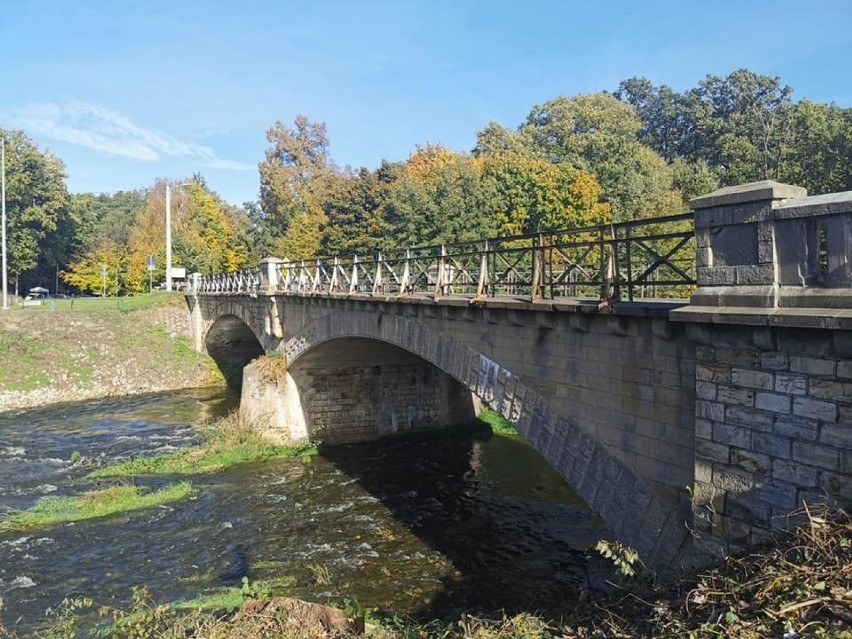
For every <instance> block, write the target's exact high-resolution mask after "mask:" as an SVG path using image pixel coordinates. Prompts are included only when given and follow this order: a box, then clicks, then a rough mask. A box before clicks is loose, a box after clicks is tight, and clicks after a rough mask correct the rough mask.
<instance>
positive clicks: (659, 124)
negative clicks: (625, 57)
mask: <svg viewBox="0 0 852 639" xmlns="http://www.w3.org/2000/svg"><path fill="white" fill-rule="evenodd" d="M614 95H615V97H616V98H618V99H619V100H622V101H623V102H627V103H628V104H630V105H631V106H632V107H633V108H634V109H635V110H636V114H637V116H638V117H639V120H640V121H641V123H642V126H641V128H640V129H639V132H638V139H639V141H640V142H641V143H642V144H644V145H646V146H648V147H650V148H651V149H653V150H654V151H656V152H657V153H659V154H660V156H661V157H662V158H663V159H664V160H665V161H666V162H673V161H674V160H675V158H677V157H681V156H692V155H693V153H692V151H694V149H692V148H691V146H690V145H691V144H692V141H693V137H694V135H695V132H696V129H697V126H698V123H697V119H696V113H695V99H694V96H692V94H680V93H677V92H675V91H673V90H672V89H671V88H669V87H667V86H665V85H662V86H659V87H655V86H654V85H653V84H652V83H651V81H650V80H648V79H646V78H630V79H628V80H624V81H623V82H621V84H619V85H618V90H617V91H616V92H615V93H614Z"/></svg>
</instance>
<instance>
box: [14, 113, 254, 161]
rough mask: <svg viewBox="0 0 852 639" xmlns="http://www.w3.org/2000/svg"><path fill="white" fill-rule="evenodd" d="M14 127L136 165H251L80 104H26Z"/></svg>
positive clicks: (15, 114)
mask: <svg viewBox="0 0 852 639" xmlns="http://www.w3.org/2000/svg"><path fill="white" fill-rule="evenodd" d="M8 117H9V119H10V120H11V121H12V123H13V125H14V126H17V127H20V128H22V129H24V130H26V131H30V132H33V133H37V134H39V135H43V136H45V137H47V138H50V139H53V140H59V141H62V142H67V143H69V144H75V145H77V146H82V147H86V148H88V149H92V150H93V151H98V152H100V153H104V154H106V155H113V156H118V157H123V158H129V159H132V160H138V161H140V162H155V161H157V160H159V159H160V158H161V157H163V156H171V157H183V158H194V159H196V160H199V161H200V162H201V163H202V164H204V165H205V166H207V167H210V168H214V169H225V170H229V171H253V170H255V168H256V167H255V166H254V165H249V164H243V163H241V162H236V161H233V160H227V159H225V158H221V157H219V156H218V155H217V154H216V152H215V151H214V150H213V149H211V148H210V147H209V146H204V145H199V144H192V143H189V142H183V141H181V140H178V139H176V138H174V137H172V136H170V135H167V134H165V133H162V132H160V131H157V130H155V129H152V128H148V127H145V126H142V125H140V124H138V123H136V122H134V121H133V120H131V119H130V118H128V117H126V116H124V115H122V114H121V113H118V112H117V111H113V110H112V109H108V108H106V107H102V106H99V105H97V104H91V103H89V102H84V101H82V100H66V101H64V102H59V103H51V102H46V103H39V104H30V105H27V106H24V107H21V108H17V109H13V110H11V111H10V112H9V113H8Z"/></svg>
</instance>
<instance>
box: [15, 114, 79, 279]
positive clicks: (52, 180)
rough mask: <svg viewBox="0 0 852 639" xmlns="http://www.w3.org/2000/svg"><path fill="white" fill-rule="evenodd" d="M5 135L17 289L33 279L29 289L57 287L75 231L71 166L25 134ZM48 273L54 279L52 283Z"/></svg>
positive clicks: (19, 132) (16, 132) (18, 132)
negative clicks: (68, 179)
mask: <svg viewBox="0 0 852 639" xmlns="http://www.w3.org/2000/svg"><path fill="white" fill-rule="evenodd" d="M0 135H2V136H3V137H4V139H5V140H6V211H7V249H8V252H9V255H8V259H7V264H8V269H9V273H11V274H12V275H13V276H14V278H15V281H16V289H17V284H18V280H19V278H20V277H21V276H22V275H23V274H27V273H28V274H29V283H37V282H41V283H45V284H52V282H53V276H54V274H55V269H56V265H57V264H58V263H59V262H64V261H65V260H66V259H67V256H68V250H69V246H68V242H67V233H68V229H69V227H70V226H72V224H71V220H70V219H69V217H68V212H69V209H68V203H69V196H68V189H67V188H66V186H65V177H66V175H65V166H64V165H63V163H62V161H61V160H60V159H59V158H57V157H56V156H54V155H53V154H51V153H50V152H49V151H44V150H41V149H39V148H38V147H37V146H36V145H35V144H34V143H33V142H32V141H31V140H30V139H29V138H28V137H27V136H26V135H25V134H24V133H23V132H22V131H3V130H0ZM40 267H41V269H40V270H41V271H42V272H43V273H42V275H41V279H39V273H38V270H39V268H40ZM44 272H46V273H49V279H45V277H44ZM24 284H25V285H26V284H28V282H27V281H26V280H25V281H24Z"/></svg>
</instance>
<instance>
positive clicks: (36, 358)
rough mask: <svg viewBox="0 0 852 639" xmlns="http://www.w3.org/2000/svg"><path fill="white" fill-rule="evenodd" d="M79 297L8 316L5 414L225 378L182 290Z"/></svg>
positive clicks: (1, 387)
mask: <svg viewBox="0 0 852 639" xmlns="http://www.w3.org/2000/svg"><path fill="white" fill-rule="evenodd" d="M75 301H76V304H75V305H74V306H72V305H71V303H70V300H59V301H57V303H55V304H53V305H46V306H42V307H34V308H33V307H27V308H15V309H12V310H10V311H6V312H4V313H0V371H2V375H0V412H2V411H5V410H13V409H21V408H35V407H40V406H44V405H47V404H54V403H58V402H71V401H79V400H84V399H93V398H100V397H114V396H123V395H137V394H142V393H153V392H162V391H170V390H178V389H182V388H197V387H202V386H211V385H219V384H222V383H223V381H222V376H221V374H220V373H219V371H218V369H217V368H216V366H215V364H214V363H213V361H212V360H211V359H210V358H209V357H207V356H206V355H202V354H200V353H196V352H195V350H194V349H193V346H192V342H191V340H190V337H189V313H188V311H187V310H186V302H185V300H184V298H183V296H182V295H180V294H177V293H175V294H168V293H156V294H153V295H142V296H139V297H136V298H122V299H121V300H75ZM86 302H88V303H86Z"/></svg>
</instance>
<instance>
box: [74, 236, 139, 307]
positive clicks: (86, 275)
mask: <svg viewBox="0 0 852 639" xmlns="http://www.w3.org/2000/svg"><path fill="white" fill-rule="evenodd" d="M104 268H106V276H104V270H103V269H104ZM126 270H127V247H126V246H122V245H120V244H117V243H115V242H113V241H110V240H106V241H104V242H103V243H101V244H99V245H97V246H96V247H94V248H92V249H90V250H88V251H87V252H86V253H85V254H83V255H81V256H80V257H79V258H77V259H75V260H73V261H71V262H70V263H69V264H68V268H67V269H65V270H63V271H61V272H60V275H61V277H62V281H64V282H65V283H66V284H69V285H70V286H74V287H76V288H78V289H79V290H81V291H83V292H86V293H95V294H98V295H100V294H104V293H105V294H106V295H117V294H118V292H119V290H123V289H124V287H125V280H126V278H125V276H124V273H125V272H126Z"/></svg>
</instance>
